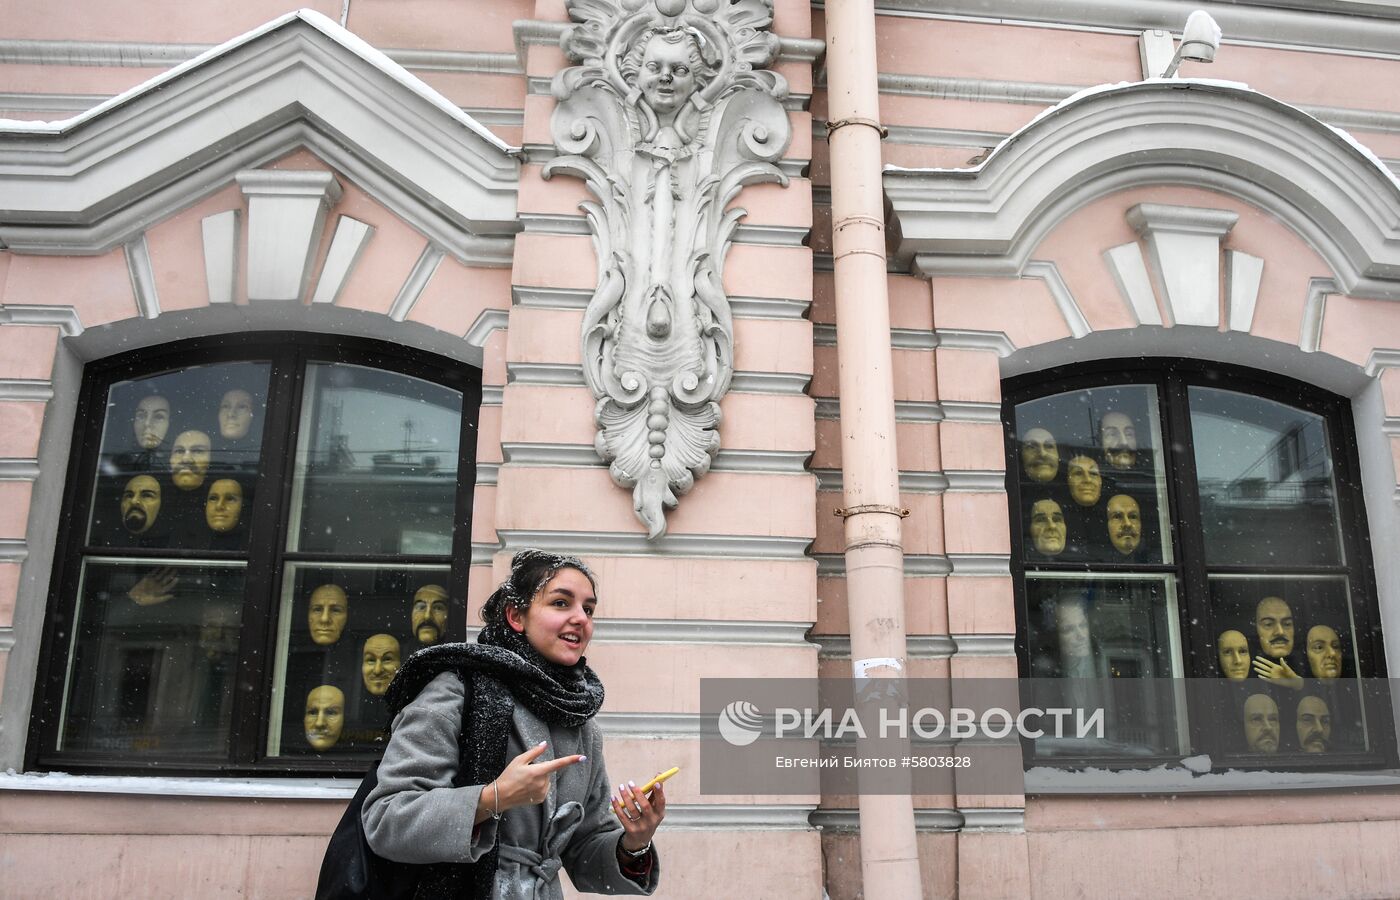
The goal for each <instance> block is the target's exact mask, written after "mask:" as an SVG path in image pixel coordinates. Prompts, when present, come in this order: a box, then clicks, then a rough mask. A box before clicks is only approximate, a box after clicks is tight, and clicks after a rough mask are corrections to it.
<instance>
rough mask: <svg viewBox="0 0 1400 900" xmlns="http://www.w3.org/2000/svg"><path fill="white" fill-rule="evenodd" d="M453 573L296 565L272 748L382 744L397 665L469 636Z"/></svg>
mask: <svg viewBox="0 0 1400 900" xmlns="http://www.w3.org/2000/svg"><path fill="white" fill-rule="evenodd" d="M448 576H449V569H448V567H447V566H445V565H443V566H374V565H365V564H353V563H344V564H319V565H311V564H297V563H291V564H289V565H288V567H287V572H286V577H285V580H284V587H283V592H282V605H281V610H280V613H279V618H278V644H277V663H276V665H277V675H276V681H275V686H274V689H273V690H274V693H273V699H272V706H273V720H272V721H273V722H276V723H280V727H278V728H273V729H271V731H270V733H269V738H268V753H269V755H271V756H279V755H281V756H305V755H312V754H318V753H355V752H359V753H363V752H365V751H367V750H374V749H376V748H378V749H382V748H383V745H382V743H381V742H382V741H383V740H384V739H385V737H386V736H387V733H386V731H385V726H386V725H387V720H386V717H385V711H384V702H383V697H384V692H385V690H387V689H388V687H389V682H390V681H391V680H392V679H393V677H394V673H395V672H397V671H398V667H399V663H400V662H401V661H402V660H403V659H405V658H407V657H408V656H409V655H410V654H412V653H413V652H414V651H416V650H419V649H421V648H423V647H426V646H429V645H431V644H437V643H441V642H443V641H447V640H461V637H462V635H463V633H464V627H463V626H464V624H465V620H466V610H465V608H464V607H463V605H462V604H461V603H460V602H458V601H453V600H449V598H448V591H447V588H446V585H447V581H448ZM332 710H334V712H333V711H332Z"/></svg>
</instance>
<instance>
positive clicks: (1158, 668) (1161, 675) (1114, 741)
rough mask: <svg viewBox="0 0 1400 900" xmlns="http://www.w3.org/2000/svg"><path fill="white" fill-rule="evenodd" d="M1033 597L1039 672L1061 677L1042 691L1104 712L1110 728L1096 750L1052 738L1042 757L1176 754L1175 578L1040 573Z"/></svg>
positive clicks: (1041, 748)
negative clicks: (1048, 574) (1041, 574)
mask: <svg viewBox="0 0 1400 900" xmlns="http://www.w3.org/2000/svg"><path fill="white" fill-rule="evenodd" d="M1026 601H1027V623H1028V634H1027V638H1028V644H1029V652H1030V660H1031V676H1032V678H1035V679H1055V681H1052V682H1046V683H1045V684H1043V685H1041V684H1039V683H1037V687H1038V689H1041V690H1044V691H1049V692H1051V693H1053V694H1054V695H1055V700H1056V702H1058V703H1059V704H1060V705H1061V706H1068V707H1072V708H1076V709H1095V708H1101V709H1103V710H1104V711H1105V722H1106V726H1107V728H1106V733H1105V739H1104V740H1103V741H1094V743H1093V746H1091V747H1090V746H1086V745H1085V743H1084V740H1081V739H1074V740H1069V739H1055V738H1044V739H1041V740H1038V741H1037V743H1036V752H1037V754H1039V755H1057V754H1065V753H1070V754H1084V753H1090V754H1092V755H1099V754H1103V753H1113V754H1123V755H1137V756H1143V755H1161V754H1165V753H1173V752H1176V748H1177V747H1178V746H1179V743H1180V727H1179V725H1178V721H1177V720H1178V717H1177V715H1176V713H1175V703H1176V701H1175V698H1174V695H1173V693H1172V688H1171V687H1170V684H1171V683H1170V682H1169V681H1167V679H1172V678H1176V677H1178V676H1179V675H1180V674H1181V673H1180V672H1179V671H1178V670H1177V668H1176V663H1175V660H1176V659H1177V658H1179V646H1180V641H1179V636H1178V634H1177V632H1176V622H1177V611H1176V591H1175V584H1174V581H1173V579H1171V578H1168V577H1141V576H1140V577H1123V578H1114V577H1062V576H1033V577H1028V578H1027V580H1026ZM1164 685H1166V687H1164ZM1049 700H1050V698H1049V697H1041V698H1040V699H1039V700H1038V701H1037V703H1036V705H1037V706H1043V705H1044V702H1048V701H1049ZM1042 701H1044V702H1042Z"/></svg>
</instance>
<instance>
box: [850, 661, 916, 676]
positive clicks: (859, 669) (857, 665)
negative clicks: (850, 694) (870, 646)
mask: <svg viewBox="0 0 1400 900" xmlns="http://www.w3.org/2000/svg"><path fill="white" fill-rule="evenodd" d="M851 667H852V668H853V669H854V670H855V677H856V678H869V677H870V676H869V675H868V674H867V673H868V672H869V671H870V670H871V669H894V672H895V674H898V673H900V672H903V671H904V663H902V662H900V661H899V660H898V659H895V658H894V657H893V656H872V657H870V658H869V659H858V660H856V661H855V662H853V663H852V664H851Z"/></svg>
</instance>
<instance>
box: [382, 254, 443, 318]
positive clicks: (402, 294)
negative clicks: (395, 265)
mask: <svg viewBox="0 0 1400 900" xmlns="http://www.w3.org/2000/svg"><path fill="white" fill-rule="evenodd" d="M445 255H446V253H445V252H444V251H443V249H442V248H441V247H438V246H436V245H434V244H432V243H429V244H428V245H427V246H426V247H424V248H423V252H422V253H421V254H419V256H418V261H417V262H415V263H414V264H413V270H412V271H410V272H409V273H408V277H407V278H405V279H404V282H403V286H402V287H400V288H399V293H398V296H396V297H395V298H394V302H393V304H392V305H391V306H390V307H389V318H390V319H392V320H393V321H395V322H402V321H403V320H404V319H406V318H408V314H409V313H411V312H413V304H415V303H417V302H418V298H419V297H420V296H422V294H423V289H424V288H426V287H427V286H428V282H429V281H431V280H432V279H433V274H434V273H435V272H437V267H438V264H439V263H441V262H442V258H443V257H444V256H445Z"/></svg>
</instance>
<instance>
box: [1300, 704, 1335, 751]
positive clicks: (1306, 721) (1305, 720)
mask: <svg viewBox="0 0 1400 900" xmlns="http://www.w3.org/2000/svg"><path fill="white" fill-rule="evenodd" d="M1294 727H1295V728H1296V729H1297V731H1298V746H1299V747H1300V748H1301V749H1302V751H1303V752H1304V753H1326V752H1327V748H1328V747H1330V746H1331V745H1332V713H1331V711H1330V710H1328V708H1327V702H1326V701H1325V700H1323V699H1322V698H1321V697H1304V698H1303V699H1302V700H1299V701H1298V716H1297V719H1296V721H1295V723H1294Z"/></svg>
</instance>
